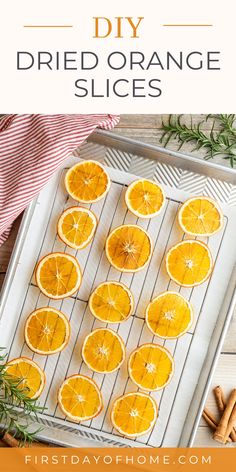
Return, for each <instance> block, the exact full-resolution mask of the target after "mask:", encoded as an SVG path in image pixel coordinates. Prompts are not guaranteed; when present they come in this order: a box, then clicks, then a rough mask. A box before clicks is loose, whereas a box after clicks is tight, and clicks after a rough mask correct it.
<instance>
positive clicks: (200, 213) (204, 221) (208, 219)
mask: <svg viewBox="0 0 236 472" xmlns="http://www.w3.org/2000/svg"><path fill="white" fill-rule="evenodd" d="M178 221H179V224H180V226H181V228H182V230H183V231H184V232H185V233H187V234H190V235H192V236H211V235H212V234H215V233H217V232H218V231H220V230H221V228H222V226H223V213H222V211H221V209H220V207H219V205H218V203H217V202H215V201H214V200H213V199H212V198H209V197H194V198H190V199H189V200H187V201H186V202H185V203H183V205H182V206H181V208H180V210H179V212H178Z"/></svg>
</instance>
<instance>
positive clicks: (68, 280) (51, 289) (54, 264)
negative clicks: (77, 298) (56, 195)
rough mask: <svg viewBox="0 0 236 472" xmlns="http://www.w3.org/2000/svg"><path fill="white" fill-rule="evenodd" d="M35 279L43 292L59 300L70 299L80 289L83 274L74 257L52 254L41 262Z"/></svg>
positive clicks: (61, 253) (57, 253)
mask: <svg viewBox="0 0 236 472" xmlns="http://www.w3.org/2000/svg"><path fill="white" fill-rule="evenodd" d="M35 278H36V282H37V285H38V287H39V288H40V290H41V292H43V293H44V295H46V296H47V297H49V298H54V299H55V300H57V299H60V298H66V297H69V296H70V295H72V294H73V293H75V292H76V291H77V290H78V289H79V287H80V284H81V281H82V274H81V270H80V266H79V263H78V261H77V259H76V258H75V257H74V256H71V255H69V254H66V253H63V252H52V253H51V254H48V255H47V256H45V257H43V259H41V261H39V263H38V265H37V267H36V272H35Z"/></svg>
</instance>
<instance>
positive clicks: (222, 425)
mask: <svg viewBox="0 0 236 472" xmlns="http://www.w3.org/2000/svg"><path fill="white" fill-rule="evenodd" d="M235 404H236V389H234V390H232V392H231V394H230V397H229V400H228V403H227V405H226V407H225V410H224V413H223V415H222V417H221V420H220V422H219V424H218V426H217V428H216V431H215V433H214V435H213V439H215V441H218V442H220V443H223V444H225V443H226V441H227V439H228V437H229V434H230V432H231V430H232V428H233V426H234V425H235V422H236V409H235V408H234V407H235ZM232 413H233V416H232V418H231V415H232ZM229 424H230V427H231V430H230V431H229Z"/></svg>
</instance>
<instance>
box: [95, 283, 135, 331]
mask: <svg viewBox="0 0 236 472" xmlns="http://www.w3.org/2000/svg"><path fill="white" fill-rule="evenodd" d="M133 307H134V298H133V295H132V293H131V292H130V290H129V289H128V287H126V286H125V285H124V284H122V283H121V282H103V283H101V284H100V285H98V287H97V288H96V289H95V290H94V291H93V292H92V294H91V295H90V298H89V308H90V311H91V313H92V314H93V316H95V318H97V319H98V320H100V321H104V322H105V323H120V322H121V321H125V320H127V318H128V317H129V316H130V315H131V313H132V311H133Z"/></svg>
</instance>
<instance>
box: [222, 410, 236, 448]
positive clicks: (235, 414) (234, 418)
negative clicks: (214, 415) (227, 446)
mask: <svg viewBox="0 0 236 472" xmlns="http://www.w3.org/2000/svg"><path fill="white" fill-rule="evenodd" d="M234 426H236V403H235V404H234V408H233V410H232V413H231V415H230V419H229V422H228V426H227V428H226V431H225V435H224V443H226V441H227V439H228V437H229V435H230V433H231V431H232V429H233V428H234Z"/></svg>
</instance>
